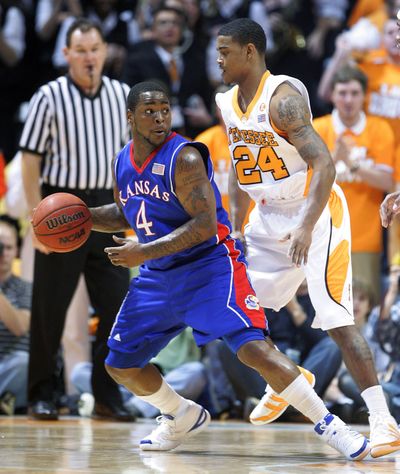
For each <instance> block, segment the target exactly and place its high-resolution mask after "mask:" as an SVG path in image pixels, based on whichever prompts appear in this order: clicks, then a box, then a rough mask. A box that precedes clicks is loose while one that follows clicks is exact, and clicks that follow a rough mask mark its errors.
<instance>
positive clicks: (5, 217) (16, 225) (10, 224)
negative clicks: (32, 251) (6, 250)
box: [0, 214, 21, 249]
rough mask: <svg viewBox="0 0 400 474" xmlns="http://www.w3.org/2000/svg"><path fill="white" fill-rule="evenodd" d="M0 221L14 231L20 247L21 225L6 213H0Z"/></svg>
mask: <svg viewBox="0 0 400 474" xmlns="http://www.w3.org/2000/svg"><path fill="white" fill-rule="evenodd" d="M0 223H3V224H6V225H8V227H10V228H12V229H13V230H14V232H15V237H16V240H17V247H18V249H19V248H20V247H21V226H20V224H19V222H18V221H17V220H16V219H14V218H13V217H11V216H9V215H8V214H0Z"/></svg>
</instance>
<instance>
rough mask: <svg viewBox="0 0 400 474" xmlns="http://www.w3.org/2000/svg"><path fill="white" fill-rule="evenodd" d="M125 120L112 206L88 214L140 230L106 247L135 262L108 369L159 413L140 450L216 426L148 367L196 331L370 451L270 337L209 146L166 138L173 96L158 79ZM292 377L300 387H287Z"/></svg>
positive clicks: (133, 99)
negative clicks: (127, 133) (126, 138)
mask: <svg viewBox="0 0 400 474" xmlns="http://www.w3.org/2000/svg"><path fill="white" fill-rule="evenodd" d="M128 121H129V123H130V127H131V131H132V136H133V140H132V141H131V142H129V143H128V144H127V145H126V146H125V147H124V148H123V149H122V151H121V152H120V153H119V154H118V155H117V157H116V159H115V160H114V174H115V201H116V203H115V204H112V205H108V206H102V207H99V208H94V209H91V212H92V216H93V223H94V229H95V230H97V231H101V232H115V231H117V230H125V229H128V228H130V227H131V228H133V229H134V230H135V232H136V235H137V241H134V240H132V239H129V238H128V239H121V238H118V237H114V240H115V242H116V244H118V245H117V246H115V247H111V248H106V249H105V251H106V253H107V254H108V257H109V258H110V260H111V262H112V263H113V264H114V265H121V266H124V267H134V266H139V265H140V271H139V276H138V277H137V278H135V279H133V281H132V282H131V285H130V288H129V291H128V293H127V295H126V298H125V300H124V302H123V303H122V306H121V308H120V311H119V312H118V315H117V317H116V320H115V324H114V326H113V329H112V331H111V334H110V338H109V349H110V352H109V355H108V357H107V359H106V368H107V370H108V372H109V374H110V375H111V376H112V377H113V378H114V380H115V381H117V382H118V383H120V384H123V385H124V386H125V387H126V388H127V389H128V390H130V391H131V392H132V393H134V394H135V395H136V396H138V397H139V398H141V399H143V400H145V401H146V402H148V403H151V404H152V405H154V406H155V407H157V408H158V409H159V410H160V412H161V414H162V415H161V416H160V417H159V419H158V422H159V425H158V427H157V428H156V429H155V430H154V431H153V432H152V433H150V434H149V435H148V436H147V437H145V438H144V439H142V440H141V442H140V448H141V449H142V450H158V451H165V450H170V449H173V448H175V447H177V446H178V445H179V444H181V443H182V441H184V439H185V438H187V437H189V436H192V435H195V434H197V433H199V432H201V431H202V430H204V429H205V428H206V427H207V425H208V423H209V422H210V415H209V413H208V412H207V411H206V410H205V409H204V408H203V407H201V406H200V405H198V404H196V403H194V402H192V401H189V400H186V399H184V398H182V397H181V396H180V395H178V394H177V393H176V392H175V391H174V390H173V389H172V388H171V387H170V386H169V385H168V384H167V383H166V382H165V380H164V379H163V378H162V376H161V375H160V373H159V371H158V370H157V369H156V368H155V367H154V366H153V365H151V364H149V361H150V359H151V358H152V357H154V356H155V355H156V354H157V353H158V352H159V351H160V350H161V349H162V348H163V347H165V346H166V345H167V343H168V342H169V341H170V340H171V339H172V338H173V337H174V336H176V335H177V334H179V333H180V332H181V331H182V330H183V329H184V328H185V327H187V326H190V327H192V328H193V334H194V338H195V340H196V342H197V344H199V345H203V344H206V343H208V342H210V341H212V340H213V339H217V338H222V339H223V340H224V341H225V342H226V343H227V344H228V346H229V347H230V348H231V350H232V351H233V352H234V353H236V354H237V356H238V357H239V359H240V360H241V361H242V362H243V363H245V364H247V365H248V366H250V367H253V368H254V369H255V370H257V371H258V372H259V373H260V374H261V375H262V376H263V377H264V378H265V380H268V383H269V384H271V386H272V387H274V389H275V390H276V391H277V392H279V393H281V395H282V396H284V397H285V399H286V400H287V401H288V402H289V403H291V404H293V405H294V406H295V407H296V408H297V409H298V410H300V411H301V412H302V413H304V415H306V416H307V417H308V418H310V419H311V420H312V421H313V422H314V423H315V425H316V428H315V429H316V432H317V433H318V434H319V435H320V436H321V437H322V438H323V439H324V440H325V441H326V442H327V443H329V444H330V445H331V446H333V447H334V448H336V449H337V450H338V451H339V452H341V453H343V454H344V455H345V456H346V457H347V458H348V459H352V460H356V459H358V460H359V459H362V458H364V457H365V456H366V455H367V453H368V452H369V447H368V440H367V439H366V438H365V437H364V436H362V435H360V434H359V433H357V432H354V431H351V430H350V429H349V428H348V427H347V426H346V425H345V424H344V423H343V422H342V421H341V420H340V419H339V418H338V417H336V416H334V415H332V414H330V413H329V412H328V410H327V409H326V407H325V405H324V403H323V402H322V400H321V399H320V398H319V397H318V395H317V394H316V393H315V392H314V390H313V388H312V387H311V386H310V384H309V383H307V381H306V380H305V378H304V375H302V374H301V373H300V372H299V370H298V368H297V367H296V365H295V364H294V363H293V362H292V361H291V360H290V359H288V358H287V357H286V356H285V355H284V354H282V353H280V352H278V351H277V350H276V349H275V347H274V346H273V344H272V343H269V342H267V340H266V335H267V329H266V321H265V316H264V313H263V311H262V310H261V308H260V307H259V304H258V300H257V298H256V296H255V294H254V291H253V289H252V287H251V285H250V283H249V280H248V278H247V273H246V261H245V258H244V255H243V249H242V246H241V243H240V241H237V240H235V239H233V238H232V237H231V236H230V230H231V225H230V222H229V221H228V218H227V214H226V212H225V211H224V210H223V208H222V206H221V196H220V194H219V191H218V189H217V188H216V186H215V183H214V180H213V170H212V165H211V161H210V158H209V156H208V150H207V148H206V147H205V145H202V144H200V143H194V142H188V141H187V140H186V139H184V138H183V137H181V136H180V135H177V134H176V133H171V109H170V103H169V99H168V96H167V94H166V92H165V91H164V89H163V88H162V87H161V86H160V85H159V84H157V83H151V82H144V83H139V84H137V85H135V86H134V87H133V88H132V89H131V91H130V93H129V96H128ZM303 379H304V380H303ZM294 381H299V382H300V383H297V384H295V385H296V387H295V389H294V390H295V391H296V393H294V392H293V390H291V389H289V390H288V389H287V387H289V386H290V385H293V383H294ZM299 393H300V394H301V396H300V397H299V396H298V394H299ZM328 422H329V423H330V427H334V430H333V429H331V428H328V427H327V424H328Z"/></svg>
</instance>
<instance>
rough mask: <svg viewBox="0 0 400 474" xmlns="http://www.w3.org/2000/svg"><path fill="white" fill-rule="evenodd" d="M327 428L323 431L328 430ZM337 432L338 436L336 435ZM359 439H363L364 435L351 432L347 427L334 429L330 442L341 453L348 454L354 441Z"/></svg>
mask: <svg viewBox="0 0 400 474" xmlns="http://www.w3.org/2000/svg"><path fill="white" fill-rule="evenodd" d="M326 428H327V426H326V425H325V427H324V428H323V427H322V426H321V429H322V430H326ZM335 432H336V435H335V436H333V435H334V433H335ZM357 438H363V435H362V434H360V433H358V432H357V431H354V430H351V429H350V427H348V426H347V425H344V426H339V427H332V433H330V434H329V440H330V441H331V442H332V443H333V444H334V445H335V446H336V447H337V449H339V451H341V452H342V453H347V452H348V450H349V448H350V447H351V445H352V443H353V441H354V440H355V439H357Z"/></svg>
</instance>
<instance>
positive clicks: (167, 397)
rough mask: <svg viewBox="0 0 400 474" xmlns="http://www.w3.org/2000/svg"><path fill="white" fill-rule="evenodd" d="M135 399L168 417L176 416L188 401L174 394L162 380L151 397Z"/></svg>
mask: <svg viewBox="0 0 400 474" xmlns="http://www.w3.org/2000/svg"><path fill="white" fill-rule="evenodd" d="M136 396H137V395H136ZM137 397H138V398H140V399H141V400H144V401H145V402H147V403H150V404H151V405H153V406H155V407H156V408H158V409H159V410H160V412H161V413H164V414H168V415H176V414H177V413H178V411H179V409H180V408H182V407H183V406H184V405H186V404H188V401H187V400H186V399H185V398H183V397H181V396H180V395H179V394H178V393H176V392H175V390H174V389H173V388H172V387H170V386H169V385H168V384H167V382H166V381H165V380H164V379H163V381H162V384H161V387H160V388H159V389H158V390H157V392H155V393H153V394H152V395H145V396H142V395H141V396H137Z"/></svg>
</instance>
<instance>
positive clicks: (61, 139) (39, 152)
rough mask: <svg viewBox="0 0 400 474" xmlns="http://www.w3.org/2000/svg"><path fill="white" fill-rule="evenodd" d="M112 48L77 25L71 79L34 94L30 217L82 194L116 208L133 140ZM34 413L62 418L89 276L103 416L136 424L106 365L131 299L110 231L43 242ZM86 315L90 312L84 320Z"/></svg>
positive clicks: (25, 144) (27, 172)
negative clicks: (115, 168) (72, 321)
mask: <svg viewBox="0 0 400 474" xmlns="http://www.w3.org/2000/svg"><path fill="white" fill-rule="evenodd" d="M106 53H107V45H106V43H105V40H104V36H103V33H102V31H101V29H100V27H99V26H98V25H97V24H96V23H93V22H91V21H89V20H86V19H78V20H76V21H75V22H74V23H73V24H72V25H71V26H70V28H69V30H68V33H67V38H66V47H65V48H64V55H65V58H66V60H67V63H68V73H67V74H66V75H65V76H61V77H59V78H57V79H56V80H54V81H51V82H49V83H47V84H45V85H44V86H42V87H40V88H39V90H38V91H37V92H36V93H35V95H34V96H33V98H32V100H31V102H30V106H29V113H28V117H27V120H26V123H25V126H24V129H23V132H22V136H21V140H20V149H21V151H22V153H23V160H22V173H23V182H24V189H25V195H26V199H27V202H28V206H29V209H30V211H31V212H32V210H33V209H34V208H35V207H37V205H38V203H39V201H40V200H41V199H42V198H43V197H45V196H48V195H49V194H53V193H56V192H67V193H71V194H75V195H76V196H78V197H80V198H81V199H82V200H83V201H85V202H86V204H87V205H88V206H91V207H95V206H100V205H102V204H107V203H111V202H113V191H112V187H113V183H112V181H113V179H112V172H111V160H112V158H113V156H114V155H115V154H116V153H117V151H119V150H120V149H121V148H122V146H123V145H124V144H125V143H126V141H127V140H128V127H127V121H126V112H125V111H126V96H127V94H128V92H129V88H128V86H127V85H126V84H122V83H120V82H118V81H115V80H111V79H109V78H108V77H105V76H103V75H102V70H103V66H104V62H105V59H106ZM33 239H34V246H35V248H36V252H35V267H34V281H33V295H32V315H31V341H30V360H29V377H28V378H29V379H28V404H29V414H30V416H31V417H33V418H36V419H42V420H43V419H50V420H56V419H57V418H58V412H57V408H56V407H57V397H56V387H57V384H56V382H57V370H56V368H57V355H58V353H59V347H60V340H61V337H62V333H63V329H64V323H65V317H66V311H67V309H68V306H69V304H70V302H71V299H72V296H73V294H74V292H75V289H76V287H77V283H78V279H79V276H80V274H82V273H83V274H84V276H85V280H86V285H87V288H88V292H89V297H90V301H91V304H92V307H93V309H94V311H95V313H96V314H97V315H98V316H99V318H100V323H99V326H98V329H97V337H96V341H95V343H94V347H93V372H92V389H93V395H94V398H95V409H94V414H95V415H96V416H97V417H104V418H112V419H116V420H121V421H131V420H132V416H131V415H130V414H129V413H128V412H127V411H126V410H125V409H124V407H123V404H122V400H121V395H120V392H119V389H118V386H117V385H116V384H115V382H114V381H112V380H111V378H110V377H109V376H108V375H107V373H106V371H105V369H104V359H105V357H106V355H107V351H108V349H107V339H108V335H109V332H110V330H111V327H112V324H113V322H114V319H115V315H116V314H117V312H118V309H119V306H120V304H121V302H122V299H123V297H124V295H125V293H126V292H127V289H128V284H129V273H128V270H127V269H124V268H122V267H114V266H113V265H112V264H111V263H110V262H109V260H108V258H107V256H106V254H105V253H104V248H105V247H109V246H112V245H115V243H114V242H113V240H112V238H111V234H103V233H97V232H93V233H92V234H91V235H90V237H89V239H88V241H87V242H86V243H85V244H84V245H83V246H82V247H81V248H79V249H77V250H75V251H73V252H70V253H67V254H61V253H49V252H48V251H47V250H46V248H45V247H44V246H43V245H42V244H40V243H39V242H38V241H37V240H36V238H35V237H33ZM82 317H84V315H82Z"/></svg>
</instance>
